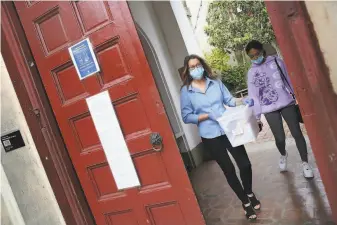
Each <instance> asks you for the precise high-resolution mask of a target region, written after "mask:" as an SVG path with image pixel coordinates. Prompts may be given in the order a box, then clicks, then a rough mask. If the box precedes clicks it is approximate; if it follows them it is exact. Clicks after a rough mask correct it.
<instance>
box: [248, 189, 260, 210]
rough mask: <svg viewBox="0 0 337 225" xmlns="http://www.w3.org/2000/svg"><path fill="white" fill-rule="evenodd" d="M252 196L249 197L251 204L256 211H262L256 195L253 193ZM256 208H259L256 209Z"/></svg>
mask: <svg viewBox="0 0 337 225" xmlns="http://www.w3.org/2000/svg"><path fill="white" fill-rule="evenodd" d="M252 194H253V196H252V197H249V196H248V198H249V201H250V203H251V204H252V206H253V208H254V209H255V210H260V209H261V202H260V201H259V200H258V199H257V198H256V196H255V194H254V193H252ZM256 206H259V207H258V208H255V207H256Z"/></svg>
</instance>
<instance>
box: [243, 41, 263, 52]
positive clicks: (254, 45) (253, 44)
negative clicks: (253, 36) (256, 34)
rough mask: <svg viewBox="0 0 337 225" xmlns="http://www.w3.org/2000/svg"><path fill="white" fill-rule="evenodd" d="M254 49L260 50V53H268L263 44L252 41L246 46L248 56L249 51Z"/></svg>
mask: <svg viewBox="0 0 337 225" xmlns="http://www.w3.org/2000/svg"><path fill="white" fill-rule="evenodd" d="M253 48H254V49H257V50H260V51H264V54H266V51H265V50H264V48H263V44H262V43H261V42H259V41H256V40H252V41H250V42H249V43H248V44H247V46H246V49H245V50H246V53H247V55H248V53H249V51H250V50H251V49H253Z"/></svg>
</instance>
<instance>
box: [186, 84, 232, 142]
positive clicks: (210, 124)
mask: <svg viewBox="0 0 337 225" xmlns="http://www.w3.org/2000/svg"><path fill="white" fill-rule="evenodd" d="M180 97H181V98H180V103H181V116H182V118H183V121H184V123H186V124H188V123H190V124H197V125H198V128H199V134H200V136H201V137H203V138H216V137H219V136H221V135H223V134H224V131H223V130H222V128H221V127H220V125H219V123H218V122H217V121H214V120H211V119H208V120H204V121H202V122H198V118H199V115H201V114H209V113H213V115H217V116H221V115H222V114H223V113H224V112H225V111H226V108H225V107H224V105H227V106H230V107H234V106H235V105H236V102H235V98H234V97H233V96H232V95H231V93H230V92H229V91H228V89H227V88H226V87H225V85H224V84H223V83H222V82H221V81H220V80H211V79H209V78H206V91H205V93H202V92H201V91H200V90H199V89H198V88H194V87H192V85H189V86H184V87H183V88H182V89H181V96H180Z"/></svg>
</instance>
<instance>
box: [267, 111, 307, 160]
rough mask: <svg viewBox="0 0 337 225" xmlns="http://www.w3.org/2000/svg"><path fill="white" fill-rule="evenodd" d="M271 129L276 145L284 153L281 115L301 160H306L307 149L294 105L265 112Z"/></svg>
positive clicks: (284, 144)
mask: <svg viewBox="0 0 337 225" xmlns="http://www.w3.org/2000/svg"><path fill="white" fill-rule="evenodd" d="M265 117H266V119H267V122H268V124H269V126H270V129H271V131H272V132H273V134H274V137H275V142H276V146H277V148H278V150H279V152H280V153H281V155H286V137H285V133H284V129H283V122H282V117H283V118H284V120H285V121H286V123H287V124H288V127H289V129H290V133H291V135H292V136H293V137H294V139H295V142H296V146H297V148H298V151H299V153H300V156H301V159H302V161H303V162H308V150H307V144H306V142H305V139H304V136H303V133H302V131H301V127H300V123H299V120H298V117H297V112H296V106H295V105H291V106H288V107H285V108H283V109H280V110H278V111H275V112H271V113H267V114H265Z"/></svg>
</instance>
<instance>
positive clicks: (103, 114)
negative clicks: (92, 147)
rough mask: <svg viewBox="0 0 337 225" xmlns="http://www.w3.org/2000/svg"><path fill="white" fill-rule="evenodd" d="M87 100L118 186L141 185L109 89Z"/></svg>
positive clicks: (122, 187) (119, 187) (121, 187)
mask: <svg viewBox="0 0 337 225" xmlns="http://www.w3.org/2000/svg"><path fill="white" fill-rule="evenodd" d="M86 101H87V104H88V107H89V111H90V114H91V117H92V119H93V121H94V125H95V128H96V131H97V134H98V137H99V139H100V141H101V144H102V147H103V150H104V152H105V155H106V158H107V160H108V163H109V166H110V169H111V172H112V175H113V177H114V179H115V182H116V185H117V188H118V189H119V190H121V189H126V188H131V187H136V186H140V182H139V179H138V175H137V172H136V169H135V166H134V164H133V161H132V158H131V156H130V152H129V149H128V147H127V145H126V142H125V139H124V136H123V133H122V130H121V127H120V125H119V122H118V119H117V115H116V112H115V110H114V108H113V105H112V102H111V99H110V96H109V93H108V91H105V92H102V93H99V94H97V95H94V96H92V97H89V98H87V99H86Z"/></svg>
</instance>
